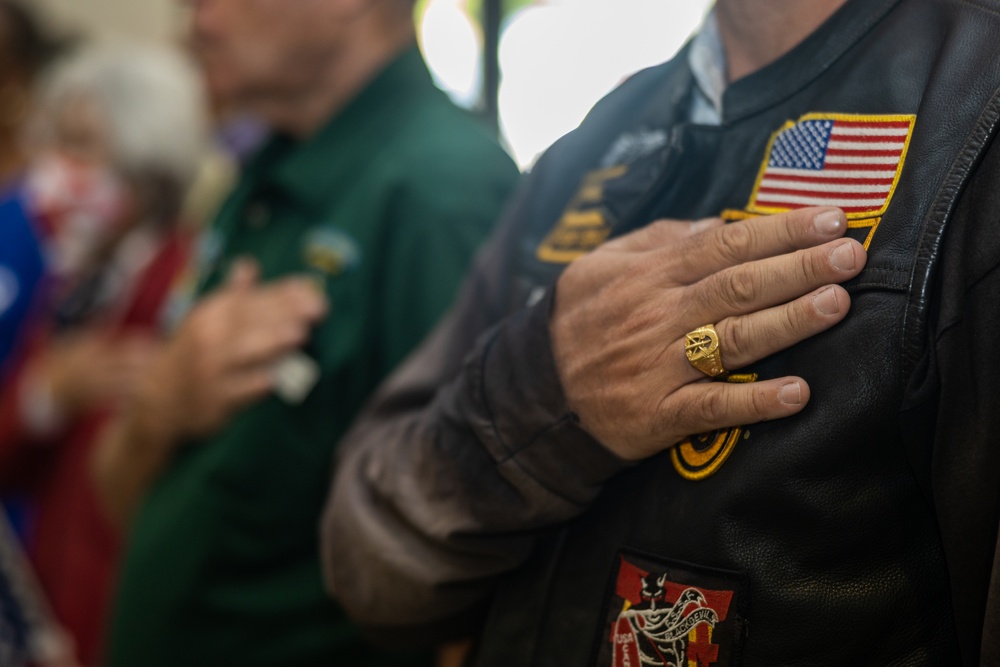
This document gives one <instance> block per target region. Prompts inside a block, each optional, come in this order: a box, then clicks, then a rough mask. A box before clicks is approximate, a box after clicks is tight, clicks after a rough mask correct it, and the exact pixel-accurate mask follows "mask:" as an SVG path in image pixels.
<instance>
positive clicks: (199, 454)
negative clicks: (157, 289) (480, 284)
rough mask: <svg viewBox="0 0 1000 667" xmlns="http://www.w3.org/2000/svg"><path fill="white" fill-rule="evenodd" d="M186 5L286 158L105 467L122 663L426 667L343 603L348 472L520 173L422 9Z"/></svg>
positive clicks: (117, 663) (215, 262) (100, 474)
mask: <svg viewBox="0 0 1000 667" xmlns="http://www.w3.org/2000/svg"><path fill="white" fill-rule="evenodd" d="M190 4H191V6H192V9H193V23H194V36H195V45H196V47H197V52H198V54H199V57H200V58H201V60H202V63H203V66H204V68H205V71H206V74H207V78H208V80H209V84H210V86H211V87H212V89H213V92H214V93H215V94H216V95H219V96H222V97H225V98H228V99H232V100H235V101H237V102H239V103H240V104H241V105H244V106H247V107H249V108H250V109H252V110H253V111H255V112H256V113H257V114H258V115H259V116H261V117H262V118H264V119H266V120H267V121H268V122H269V123H270V124H271V126H272V127H273V129H274V136H273V138H272V139H271V140H270V141H269V142H268V143H267V145H265V146H264V147H263V149H262V150H261V152H260V153H259V154H258V155H257V156H256V158H255V159H254V160H252V161H251V163H250V164H249V165H248V167H247V170H246V172H245V174H244V175H243V177H242V179H241V180H240V182H239V183H238V185H237V186H236V188H235V190H234V192H233V193H232V194H231V196H230V198H229V200H228V201H227V203H226V204H225V206H224V207H223V209H222V211H221V212H220V214H219V216H218V219H217V220H216V223H215V225H214V227H213V231H212V233H211V235H210V236H209V238H208V240H207V242H206V243H205V245H204V248H203V252H202V253H201V255H202V257H201V261H200V266H199V268H198V271H197V274H198V275H197V285H198V287H197V290H198V292H197V293H198V295H199V299H198V301H197V303H196V305H195V306H194V307H193V309H192V310H191V311H190V313H189V314H188V315H187V317H186V318H184V319H183V320H182V322H181V323H180V325H179V328H178V329H177V331H176V333H175V334H174V337H173V339H172V342H171V344H170V345H169V346H168V348H167V349H166V351H165V352H164V353H163V354H162V356H161V358H160V359H159V362H158V363H157V364H156V366H155V368H154V369H153V371H152V372H151V373H150V374H149V376H148V377H147V378H146V381H145V382H144V385H143V387H142V388H141V390H140V392H139V395H138V397H137V398H136V400H135V402H134V404H133V405H132V407H131V409H130V410H129V411H128V414H127V415H126V417H124V418H123V419H121V420H120V421H119V422H117V423H116V424H115V425H114V426H113V428H112V429H111V430H110V431H109V432H108V434H107V437H106V438H105V440H104V443H103V446H102V447H101V448H100V450H99V453H98V456H97V458H96V459H95V471H96V475H97V478H98V480H99V486H100V488H101V491H102V493H103V495H104V500H105V501H106V504H107V505H108V507H109V508H110V510H111V511H112V512H113V513H115V514H117V516H118V518H119V519H120V520H121V522H122V524H123V526H125V527H126V530H128V532H129V535H130V546H129V548H128V550H127V555H126V558H125V562H124V564H123V568H124V569H123V575H122V580H121V583H120V588H119V595H118V601H117V609H116V612H115V615H114V620H113V631H112V637H111V643H110V648H109V656H108V657H109V661H108V662H109V665H111V666H113V667H159V666H161V665H162V666H163V667H167V666H169V667H177V666H179V665H184V666H185V667H193V666H197V665H212V666H213V667H217V666H221V665H225V666H228V665H234V666H240V667H246V666H253V665H274V666H280V667H306V666H309V665H324V666H332V665H339V666H344V665H366V666H373V665H383V664H384V665H389V664H392V665H400V664H407V661H406V660H403V659H400V658H399V656H393V657H388V656H384V655H380V654H378V653H376V652H374V651H373V650H372V649H370V648H366V647H365V646H364V645H363V644H362V643H361V641H360V639H359V636H358V633H357V632H356V631H355V629H354V628H352V627H350V626H349V625H348V623H347V621H346V620H345V618H344V616H343V615H342V614H341V612H340V611H339V609H338V608H337V606H336V605H335V604H334V603H333V602H332V601H330V600H329V599H327V598H326V597H325V595H324V592H323V585H322V582H321V578H320V569H319V562H318V545H317V523H318V519H319V515H320V510H321V508H322V505H323V500H324V497H325V495H326V488H325V487H326V482H327V480H328V479H329V476H330V470H329V468H330V465H331V458H332V453H333V449H334V446H335V444H336V442H337V440H338V439H339V438H340V436H341V435H342V434H343V432H344V430H345V429H346V427H347V425H348V423H349V422H350V421H351V418H352V417H353V416H354V414H355V412H356V411H357V410H358V408H359V407H360V406H361V404H362V402H363V401H364V400H365V398H366V397H367V395H368V394H369V392H370V391H371V390H372V389H373V388H374V387H375V386H376V384H377V383H378V381H379V380H380V379H381V378H382V377H383V376H384V375H385V374H386V373H387V372H388V371H389V370H391V369H392V368H393V367H394V366H395V365H396V364H397V363H398V362H399V361H400V360H401V359H402V358H403V357H404V355H406V354H407V352H408V351H409V350H410V349H411V348H412V347H413V346H414V345H416V344H417V343H418V342H419V341H420V339H421V338H422V337H423V335H424V333H425V332H426V331H428V329H429V328H430V327H431V326H432V325H433V324H434V322H435V320H436V319H438V317H439V316H440V315H441V314H442V313H443V312H444V310H445V308H446V307H447V306H448V305H449V303H450V301H451V300H452V298H453V297H454V295H455V290H456V288H457V286H458V284H459V282H460V279H461V277H462V274H463V273H464V271H465V269H466V267H467V265H468V263H469V260H470V258H471V256H472V254H473V251H474V249H475V248H476V246H477V245H478V244H479V243H480V242H481V241H482V240H484V238H485V236H486V235H487V233H488V231H489V228H490V225H491V223H492V221H493V220H494V218H495V217H496V216H497V214H498V212H499V209H500V207H501V204H502V202H503V201H504V199H505V198H506V197H507V195H508V194H509V193H510V192H511V190H512V188H513V187H514V185H515V182H516V180H517V171H516V169H515V167H514V165H513V163H512V162H511V161H510V160H509V159H508V158H507V156H506V155H504V153H503V152H502V151H501V150H500V149H499V148H498V147H497V145H496V144H495V143H494V142H493V141H492V140H490V139H489V138H488V136H487V135H486V134H485V133H483V132H481V131H480V129H479V128H478V127H476V124H475V122H474V121H473V120H472V119H470V118H469V117H467V116H466V115H465V114H464V113H463V112H460V111H459V110H458V109H456V108H454V107H453V106H452V105H451V104H450V103H449V102H448V101H447V99H446V98H445V96H444V95H443V94H442V93H441V92H440V91H438V90H437V89H435V88H434V87H433V85H432V83H431V80H430V77H429V75H428V73H427V70H426V68H425V66H424V63H423V61H422V60H421V58H420V55H419V53H418V52H417V50H416V48H415V46H414V34H413V23H412V18H411V12H412V9H413V3H412V2H411V0H295V1H294V2H289V1H288V0H192V1H191V2H190ZM411 662H417V661H414V660H411Z"/></svg>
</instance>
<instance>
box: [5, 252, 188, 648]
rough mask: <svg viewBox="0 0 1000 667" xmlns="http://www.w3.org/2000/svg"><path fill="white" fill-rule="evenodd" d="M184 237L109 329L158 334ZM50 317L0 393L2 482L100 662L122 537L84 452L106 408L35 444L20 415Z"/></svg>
mask: <svg viewBox="0 0 1000 667" xmlns="http://www.w3.org/2000/svg"><path fill="white" fill-rule="evenodd" d="M189 249H190V243H189V239H188V238H187V236H186V235H184V234H180V233H175V234H173V235H171V236H169V237H167V238H165V239H164V240H163V241H162V242H161V243H160V244H159V245H158V247H157V249H156V251H155V252H154V253H153V254H152V255H151V257H150V259H149V260H148V262H147V263H146V265H145V266H144V267H142V268H141V269H140V271H139V273H138V274H137V275H138V278H137V279H136V280H135V283H134V285H130V286H129V289H128V290H127V295H126V296H125V297H124V298H123V303H121V304H119V305H120V306H121V307H120V308H116V309H115V311H116V313H115V315H114V317H113V320H112V321H111V322H109V323H108V324H107V328H108V330H109V331H108V333H109V335H112V336H120V335H125V334H132V333H145V334H150V335H157V334H158V333H159V324H160V321H161V316H162V313H163V311H164V307H165V305H166V301H167V297H168V296H169V293H170V291H171V287H172V286H173V285H174V283H175V281H176V279H177V278H178V277H179V275H180V273H181V271H182V270H183V269H184V267H185V265H186V263H187V258H188V254H189ZM51 329H52V327H51V322H46V323H44V324H42V325H40V326H36V328H35V330H34V332H33V333H31V334H29V336H28V340H27V341H26V344H25V345H23V346H22V348H21V353H20V355H19V356H18V357H17V358H15V359H13V360H12V361H13V363H12V364H10V366H9V367H8V371H9V375H7V377H6V382H5V384H4V387H3V391H2V393H0V488H2V489H3V490H4V491H5V492H12V491H13V492H19V493H22V494H25V495H26V496H27V497H28V500H29V503H30V504H31V506H32V509H33V511H32V514H33V516H32V521H31V525H30V528H29V534H28V544H27V547H28V553H29V556H30V558H31V561H32V564H33V565H34V567H35V570H36V572H37V575H38V578H39V581H40V582H41V584H42V586H43V588H44V589H45V592H46V593H47V594H48V597H49V601H50V603H51V605H52V608H53V611H54V613H55V615H56V617H57V619H58V620H59V622H61V623H62V624H63V626H64V627H65V629H66V630H67V631H68V632H69V633H70V634H71V635H72V636H73V638H74V640H75V642H76V646H77V656H78V659H79V661H80V663H81V664H82V665H85V666H86V667H91V666H94V665H98V664H99V662H100V657H101V647H102V643H103V639H104V632H105V622H106V618H107V616H108V613H109V610H108V608H107V606H108V601H109V600H110V594H111V588H112V586H113V584H114V581H115V576H116V572H117V563H118V556H119V552H120V541H119V537H118V536H117V535H116V532H115V530H114V528H113V527H112V526H111V525H110V524H109V522H108V521H107V519H106V518H105V516H104V514H103V511H102V509H101V507H100V505H99V500H98V498H97V496H96V495H95V491H94V489H93V486H92V482H91V474H90V457H91V453H92V450H93V447H94V445H95V444H96V436H97V435H98V434H99V433H100V430H101V427H102V426H103V425H104V423H105V422H106V420H107V418H108V417H109V416H110V415H109V413H110V408H105V409H102V410H95V411H92V412H91V413H89V414H85V415H83V416H82V417H79V418H77V419H75V420H74V421H73V422H72V423H71V424H68V425H67V426H66V427H65V428H63V429H61V430H60V432H59V435H58V436H56V437H54V438H51V439H47V440H45V441H39V440H38V439H35V438H33V437H31V436H30V435H29V432H28V429H27V428H26V425H25V424H24V422H23V421H22V410H21V409H20V405H19V403H20V395H19V394H20V387H21V380H22V375H23V372H24V369H25V368H27V367H28V366H29V365H30V361H31V359H32V358H33V357H34V356H35V355H37V354H39V353H40V352H41V351H42V350H44V347H45V345H46V343H47V342H48V341H49V339H50V336H51Z"/></svg>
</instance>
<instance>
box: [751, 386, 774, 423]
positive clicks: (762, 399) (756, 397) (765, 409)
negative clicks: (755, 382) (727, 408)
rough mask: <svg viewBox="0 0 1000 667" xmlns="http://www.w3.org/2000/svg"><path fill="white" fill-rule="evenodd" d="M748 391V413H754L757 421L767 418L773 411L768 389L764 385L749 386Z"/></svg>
mask: <svg viewBox="0 0 1000 667" xmlns="http://www.w3.org/2000/svg"><path fill="white" fill-rule="evenodd" d="M747 389H748V390H749V391H747V392H746V399H745V400H746V402H747V406H746V408H747V414H749V415H752V416H753V419H754V420H755V421H763V420H765V419H767V417H768V415H770V413H771V400H770V397H769V396H768V394H767V391H765V389H764V388H763V387H754V386H752V385H750V386H748V387H747Z"/></svg>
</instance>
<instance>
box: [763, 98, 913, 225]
mask: <svg viewBox="0 0 1000 667" xmlns="http://www.w3.org/2000/svg"><path fill="white" fill-rule="evenodd" d="M916 119H917V117H916V116H914V115H885V116H879V115H864V114H840V113H810V114H806V115H804V116H802V117H801V118H799V119H798V120H796V121H788V122H787V123H785V124H784V125H783V126H782V127H781V128H780V129H779V130H778V131H777V132H775V133H774V134H772V135H771V138H770V140H769V141H768V144H767V150H766V151H765V155H764V161H763V163H762V164H761V167H760V170H759V171H758V174H757V180H756V182H755V184H754V189H753V192H752V194H751V196H750V202H749V203H748V204H747V208H746V210H747V211H748V212H750V213H757V214H771V213H782V212H784V211H790V210H793V209H795V208H804V207H806V206H838V207H839V208H842V209H843V210H844V212H845V213H846V214H847V217H848V219H850V220H874V219H875V218H880V217H881V216H882V215H883V214H884V213H885V211H886V209H887V208H888V207H889V203H890V202H891V201H892V196H893V194H895V191H896V187H897V185H898V184H899V179H900V176H901V175H902V172H903V165H904V164H905V162H906V156H907V153H908V151H909V147H910V140H911V138H912V136H913V127H914V125H915V123H916ZM875 224H877V223H873V224H872V225H866V226H875Z"/></svg>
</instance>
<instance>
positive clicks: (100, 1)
mask: <svg viewBox="0 0 1000 667" xmlns="http://www.w3.org/2000/svg"><path fill="white" fill-rule="evenodd" d="M25 4H27V5H29V6H31V7H37V8H38V10H39V11H40V12H42V13H43V15H44V16H46V17H47V18H49V19H50V20H51V21H52V25H54V26H57V27H58V28H60V29H61V30H66V31H70V32H72V33H76V34H81V35H84V36H88V37H96V38H100V39H131V40H153V41H157V42H166V41H172V40H174V39H176V38H177V37H178V36H179V35H180V34H181V33H182V30H183V19H182V14H183V12H182V10H181V9H180V5H179V3H178V2H176V0H26V2H25Z"/></svg>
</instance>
